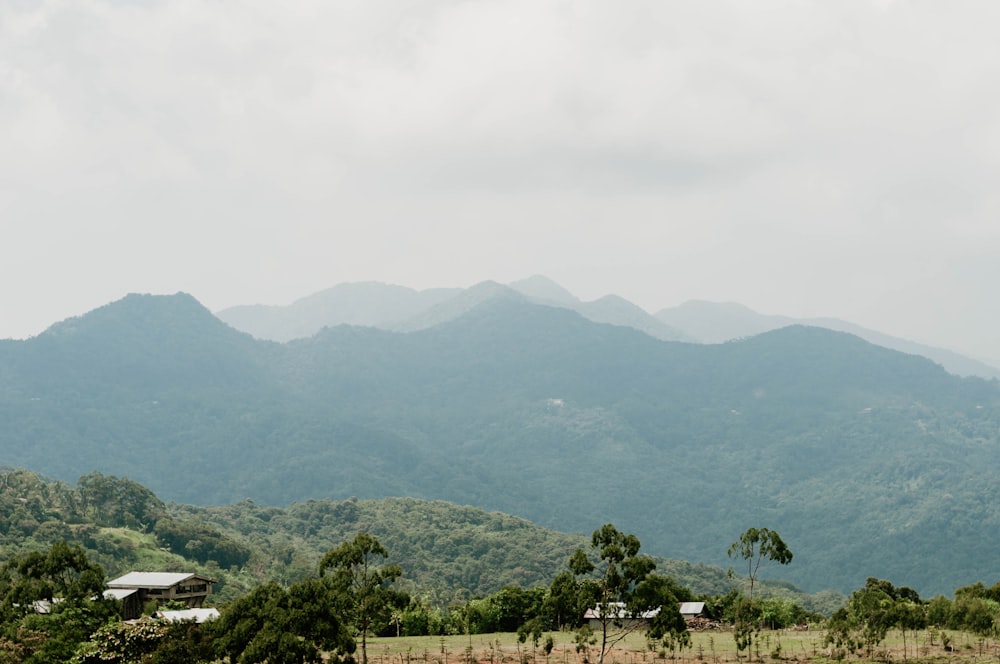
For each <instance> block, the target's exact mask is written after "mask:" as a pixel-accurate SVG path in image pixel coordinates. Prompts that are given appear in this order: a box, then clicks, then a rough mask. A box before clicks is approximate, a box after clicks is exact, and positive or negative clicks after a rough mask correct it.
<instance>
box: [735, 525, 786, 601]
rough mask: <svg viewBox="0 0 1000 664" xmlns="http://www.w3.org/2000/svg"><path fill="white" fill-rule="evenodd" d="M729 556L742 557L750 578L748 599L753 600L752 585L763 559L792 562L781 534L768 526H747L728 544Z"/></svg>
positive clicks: (782, 562)
mask: <svg viewBox="0 0 1000 664" xmlns="http://www.w3.org/2000/svg"><path fill="white" fill-rule="evenodd" d="M727 553H728V554H729V557H730V558H742V559H743V560H745V561H746V564H747V578H748V579H749V580H750V593H749V599H750V601H751V602H752V601H753V587H754V583H755V582H756V581H757V573H758V572H759V571H760V568H761V565H762V564H763V562H764V561H765V560H767V561H770V562H776V563H779V564H781V565H787V564H788V563H790V562H792V551H791V549H789V548H788V545H787V544H785V542H784V540H782V539H781V535H779V534H778V533H777V532H775V531H773V530H770V529H768V528H748V529H747V530H746V532H744V533H743V534H742V535H740V538H739V539H738V540H736V541H735V542H733V543H732V544H730V545H729V551H727Z"/></svg>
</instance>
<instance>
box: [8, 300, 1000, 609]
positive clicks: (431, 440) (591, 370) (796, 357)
mask: <svg viewBox="0 0 1000 664" xmlns="http://www.w3.org/2000/svg"><path fill="white" fill-rule="evenodd" d="M998 403H1000V388H998V385H997V383H996V381H992V382H987V381H984V380H979V379H962V378H958V377H955V376H952V375H950V374H948V373H946V372H945V371H944V370H942V369H941V368H940V367H938V366H937V365H935V364H933V363H932V362H930V361H928V360H926V359H923V358H920V357H916V356H911V355H904V354H901V353H897V352H894V351H889V350H887V349H884V348H881V347H878V346H874V345H871V344H868V343H866V342H864V341H861V340H860V339H858V338H856V337H853V336H851V335H848V334H844V333H837V332H831V331H829V330H822V329H817V328H806V327H791V328H785V329H781V330H776V331H773V332H769V333H767V334H763V335H760V336H757V337H753V338H751V339H747V340H743V341H739V342H732V343H727V344H723V345H719V346H701V345H695V344H683V343H676V342H664V341H659V340H656V339H653V338H651V337H649V336H646V335H644V334H642V333H639V332H637V331H635V330H632V329H628V328H623V327H615V326H611V325H601V324H596V323H593V322H591V321H588V320H585V319H584V318H582V317H580V316H579V315H577V314H576V313H574V312H571V311H568V310H565V309H557V308H550V307H545V306H539V305H535V304H530V303H528V302H525V301H522V300H518V299H517V298H499V299H494V300H487V301H485V302H482V303H481V304H479V305H478V306H476V307H474V308H472V309H471V310H469V311H468V312H466V313H465V314H464V315H462V316H460V317H458V318H455V319H453V320H450V321H449V322H447V323H443V324H440V325H436V326H434V327H430V328H427V329H422V330H420V331H415V332H411V333H408V334H402V333H392V332H386V331H381V330H376V329H372V328H356V327H337V328H332V329H326V330H324V331H322V332H321V333H319V334H318V335H316V336H315V337H312V338H309V339H301V340H297V341H293V342H289V343H287V344H276V343H271V342H261V341H256V340H254V339H253V338H251V337H249V336H248V335H245V334H242V333H240V332H237V331H235V330H233V329H231V328H229V327H227V326H226V325H224V324H223V323H222V322H221V321H219V320H217V319H216V318H214V317H213V316H212V315H211V314H210V313H209V312H208V311H207V310H205V309H204V308H203V307H201V305H199V304H198V303H197V302H196V301H195V300H194V299H193V298H191V297H190V296H187V295H182V294H179V295H176V296H170V297H150V296H130V297H128V298H126V299H124V300H122V301H120V302H116V303H113V304H111V305H108V306H106V307H103V308H102V309H99V310H97V311H94V312H92V313H90V314H88V315H86V316H83V317H80V318H78V319H71V320H69V321H66V322H64V323H61V324H59V325H57V326H54V327H53V328H52V329H50V330H49V331H47V332H45V333H43V334H42V335H39V336H38V337H36V338H33V339H29V340H26V341H7V342H0V421H2V422H4V427H3V428H2V429H0V462H3V463H8V464H11V465H17V466H22V467H29V468H32V469H35V470H38V471H39V472H42V473H44V474H46V475H50V476H53V477H57V478H59V479H63V480H67V481H73V480H75V478H77V477H79V476H80V475H82V474H84V473H87V472H89V471H91V470H93V469H100V470H101V471H102V472H106V473H114V474H117V475H127V476H128V477H130V478H133V479H135V480H137V481H139V482H141V483H142V484H144V485H146V486H149V487H150V488H152V489H153V490H154V491H156V493H157V494H158V495H160V496H162V497H164V498H165V499H167V500H172V501H178V502H185V503H192V504H200V505H211V504H216V505H219V504H228V503H240V501H243V500H244V499H247V498H249V499H251V500H252V501H254V503H255V504H256V505H261V506H285V505H289V504H290V503H292V502H294V501H307V500H310V499H330V500H334V501H343V500H345V499H347V498H349V497H352V496H353V497H357V498H358V499H360V501H359V502H363V501H364V500H365V499H378V498H384V497H388V496H397V497H410V498H420V499H427V500H446V501H450V502H453V503H458V504H466V505H474V506H476V507H479V508H483V509H486V510H495V511H502V512H505V513H509V514H516V515H517V516H519V517H523V518H526V519H530V520H531V521H533V522H535V523H537V524H539V525H541V526H544V527H548V528H553V529H558V530H561V531H569V532H589V531H590V530H591V529H593V527H594V526H595V524H600V523H605V522H613V523H615V524H616V525H618V526H619V527H621V528H623V529H625V530H628V531H631V532H635V533H636V534H637V535H638V536H639V537H640V539H641V540H642V542H643V545H644V549H646V550H648V551H649V552H650V553H652V554H655V555H659V556H663V557H669V558H676V559H686V560H691V561H695V562H707V563H710V564H716V565H723V566H725V565H728V560H727V559H726V557H725V549H726V546H727V545H728V542H730V541H731V540H732V539H733V537H734V536H735V535H736V534H737V533H739V532H742V531H743V530H744V529H745V528H746V527H748V526H750V525H767V526H769V527H772V528H775V529H777V530H779V531H780V532H781V533H782V534H783V536H784V537H785V538H786V539H787V540H788V541H789V543H790V545H791V546H792V547H793V549H794V550H795V551H796V557H795V562H794V564H793V565H791V566H790V567H788V568H787V569H782V570H781V573H782V575H783V576H786V577H788V578H790V579H791V580H792V581H794V582H795V583H797V584H798V585H800V586H802V587H804V588H806V589H808V590H813V591H815V590H821V589H823V588H828V587H829V588H835V589H838V590H841V591H846V590H849V589H851V588H855V587H858V586H860V585H863V583H864V579H865V577H866V576H879V577H881V578H887V579H891V580H892V581H893V582H894V583H897V584H902V585H908V586H911V587H914V588H917V589H918V590H919V591H920V592H921V594H924V595H928V594H934V593H939V592H950V591H951V590H952V589H954V588H955V587H957V586H959V585H962V584H965V583H969V582H971V581H973V580H979V579H982V580H984V581H990V580H991V579H990V578H989V576H990V575H991V574H993V573H994V570H995V569H996V568H997V567H998V564H1000V553H995V552H993V551H991V546H990V544H991V542H990V539H989V533H990V532H992V531H993V530H994V529H995V528H996V527H997V526H1000V523H998V515H997V513H996V510H995V509H994V507H993V506H994V505H995V504H997V502H996V500H995V493H996V489H995V488H993V487H991V486H990V477H991V476H992V475H993V473H995V472H996V471H997V470H998V467H1000V463H998V462H1000V459H998V449H1000V446H998V444H997V443H998V441H997V437H998V432H1000V411H998ZM260 509H266V508H264V507H261V508H260ZM862 563H864V564H862Z"/></svg>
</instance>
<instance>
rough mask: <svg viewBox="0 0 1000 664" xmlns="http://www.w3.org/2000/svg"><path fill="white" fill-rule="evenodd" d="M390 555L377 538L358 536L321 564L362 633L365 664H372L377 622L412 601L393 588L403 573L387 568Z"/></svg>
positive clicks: (362, 660) (329, 553)
mask: <svg viewBox="0 0 1000 664" xmlns="http://www.w3.org/2000/svg"><path fill="white" fill-rule="evenodd" d="M388 556H389V552H388V551H387V550H386V549H385V547H384V546H382V544H381V543H380V542H379V541H378V539H376V538H375V537H374V536H372V535H370V534H368V533H358V534H357V535H355V537H354V539H353V540H351V541H350V542H344V543H343V544H341V545H340V546H338V547H336V548H334V549H330V550H329V551H327V552H326V554H325V555H324V556H323V559H322V560H321V561H320V564H319V574H320V576H323V575H324V574H325V573H326V572H327V571H328V570H329V571H330V572H331V577H332V582H333V586H334V588H335V590H336V592H338V593H339V594H340V597H341V599H342V607H343V608H344V609H345V611H346V615H347V616H348V617H349V619H350V621H351V624H352V625H353V626H354V628H355V629H356V630H357V631H358V633H360V634H361V663H362V664H368V634H369V633H370V632H371V631H372V627H373V625H375V624H376V622H377V621H379V620H382V621H383V622H384V621H387V620H388V616H389V615H390V614H391V609H392V608H393V607H394V606H396V605H399V604H402V606H398V607H397V608H405V606H406V603H407V601H408V598H404V596H403V595H401V594H400V593H395V592H393V591H392V589H391V588H390V586H391V584H392V583H393V582H394V581H395V580H396V579H398V578H399V577H400V576H401V575H402V574H403V570H402V569H401V568H400V567H399V566H398V565H385V564H383V563H384V560H385V559H386V558H388Z"/></svg>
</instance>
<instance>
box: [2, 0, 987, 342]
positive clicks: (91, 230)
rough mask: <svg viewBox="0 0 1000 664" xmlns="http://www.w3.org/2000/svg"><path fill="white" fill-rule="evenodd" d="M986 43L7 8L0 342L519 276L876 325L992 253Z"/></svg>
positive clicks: (779, 8)
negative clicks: (885, 302)
mask: <svg viewBox="0 0 1000 664" xmlns="http://www.w3.org/2000/svg"><path fill="white" fill-rule="evenodd" d="M998 18H1000V6H997V5H995V4H994V3H987V2H969V3H961V4H954V3H952V4H949V5H947V6H945V5H943V4H939V3H926V2H919V1H917V0H913V1H906V0H899V1H895V2H884V1H882V2H877V1H875V0H849V1H846V2H838V3H829V2H820V1H819V0H799V1H793V0H788V1H779V0H764V1H761V2H754V3H746V2H742V1H737V0H729V1H722V0H720V1H719V2H712V3H702V2H662V1H659V0H657V1H647V2H632V3H628V4H627V5H621V4H611V3H604V2H590V1H586V0H585V1H577V2H568V1H562V0H551V1H547V2H538V1H537V0H512V1H511V2H504V3H496V2H485V1H481V0H426V1H424V2H399V1H386V2H360V1H355V2H338V3H328V2H319V1H308V0H295V1H293V2H288V3H273V2H264V1H262V0H255V1H241V2H236V1H235V0H219V1H217V2H212V3H205V2H195V1H193V0H150V1H148V2H141V3H121V2H114V1H112V0H84V1H72V2H71V1H69V0H48V1H46V2H40V3H5V4H3V5H0V224H2V230H3V234H4V236H5V238H6V241H5V242H4V243H3V246H2V247H0V283H2V285H0V306H2V308H3V309H4V311H5V312H9V313H5V316H4V320H3V321H2V322H3V328H2V329H0V336H3V335H22V334H27V333H32V332H37V331H38V330H40V329H41V328H42V327H44V326H45V325H47V324H48V323H51V322H53V321H54V320H56V319H59V318H62V317H64V316H66V315H69V314H72V313H80V312H81V311H82V310H84V309H85V308H87V307H89V306H93V305H96V304H101V303H103V302H104V301H107V299H110V298H112V297H117V296H119V295H120V294H121V293H123V292H125V291H128V290H154V291H167V292H172V291H174V290H178V289H184V290H189V291H191V292H193V293H194V294H195V295H196V296H198V297H200V298H201V299H203V300H204V301H205V302H206V304H208V305H209V306H213V307H221V306H225V305H230V304H236V303H239V302H248V301H258V300H264V301H287V300H291V299H293V298H295V297H297V296H300V295H303V294H306V293H308V292H311V291H314V290H318V289H320V288H323V287H326V286H329V285H332V284H333V283H336V282H338V281H343V280H353V279H383V280H387V281H397V282H402V283H406V284H408V285H413V286H418V287H426V286H434V285H451V284H460V285H467V284H470V283H473V282H475V281H478V280H480V279H486V278H494V279H500V280H505V279H516V278H519V277H522V276H525V275H527V274H530V273H533V272H542V273H547V274H550V275H551V276H553V277H554V278H556V279H557V280H562V281H564V282H565V285H566V286H568V287H569V288H570V289H572V290H576V291H578V292H579V294H580V295H583V296H593V297H596V296H598V295H601V294H603V293H604V292H607V291H616V292H619V293H621V294H622V295H624V296H626V297H630V298H633V299H635V300H636V301H637V302H638V303H639V304H642V305H644V306H646V307H647V308H650V309H656V308H659V307H661V306H667V305H670V304H675V303H677V302H679V301H681V300H683V299H687V298H689V297H711V298H714V299H730V300H741V301H743V302H745V303H746V304H748V305H750V306H756V307H758V308H761V309H764V310H767V311H771V312H776V313H788V314H805V313H809V314H830V315H843V316H851V315H853V314H858V315H864V316H868V318H867V319H866V320H861V321H859V322H863V323H864V322H868V321H871V322H877V323H879V324H880V325H890V324H892V323H893V322H894V321H902V320H904V319H905V316H904V315H903V313H898V314H896V315H895V316H894V318H893V319H892V320H887V319H885V317H879V316H878V315H876V314H873V313H872V311H873V306H874V303H876V302H879V301H881V299H882V298H884V297H887V296H888V294H889V293H892V292H897V291H898V289H905V288H906V287H907V286H908V285H909V284H913V283H915V282H918V281H919V280H920V279H922V278H924V277H925V276H926V274H927V267H928V265H931V266H934V268H935V269H942V270H945V269H947V268H948V266H949V264H951V263H954V262H955V261H960V260H962V259H963V257H965V256H968V255H971V254H973V253H975V254H976V255H982V254H986V255H994V256H996V255H998V254H1000V226H997V224H996V223H995V219H996V218H997V213H998V211H1000V205H998V195H997V194H996V193H995V189H996V187H995V181H996V173H997V168H998V166H1000V120H998V119H997V118H1000V112H998V111H1000V109H998V104H1000V95H998V93H997V90H996V86H995V85H994V82H995V81H996V80H997V76H998V73H1000V46H998V45H997V40H996V39H995V37H994V34H993V33H994V30H993V28H994V26H995V25H996V24H997V19H998ZM942 306H944V305H943V304H942ZM970 306H971V305H970ZM984 306H985V305H984ZM880 310H883V311H884V310H885V308H884V307H883V308H880ZM894 331H896V332H897V333H898V332H900V331H901V330H894ZM902 331H906V330H902ZM920 332H921V331H920V330H913V331H911V332H910V335H911V336H915V337H918V336H919V333H920ZM948 338H949V339H950V340H953V343H952V345H956V346H960V345H961V344H962V343H963V342H962V338H961V334H960V331H954V330H952V331H950V332H949V336H948ZM970 339H971V337H970ZM970 343H972V342H971V341H970ZM975 343H976V350H977V352H980V353H981V354H982V353H983V352H985V350H986V349H984V344H982V343H981V342H979V341H977V342H975ZM995 354H996V355H1000V353H995Z"/></svg>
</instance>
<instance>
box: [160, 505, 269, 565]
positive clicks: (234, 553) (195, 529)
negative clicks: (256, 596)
mask: <svg viewBox="0 0 1000 664" xmlns="http://www.w3.org/2000/svg"><path fill="white" fill-rule="evenodd" d="M154 532H155V533H156V539H157V541H158V542H159V543H160V544H161V545H163V546H166V547H170V548H171V549H172V550H175V551H177V552H179V553H181V555H183V556H184V557H185V558H190V559H192V560H197V561H198V562H200V563H203V564H204V563H207V562H208V561H209V560H213V561H215V562H216V563H217V564H218V565H220V566H222V567H241V566H242V565H244V564H246V562H247V560H249V559H250V553H251V552H250V547H248V546H246V545H245V544H241V543H239V542H237V541H235V540H234V539H233V538H230V537H226V536H225V535H223V534H222V533H220V532H219V531H218V530H217V529H215V528H212V527H211V526H209V525H208V524H206V523H204V522H198V521H194V520H186V521H178V520H176V519H172V518H169V517H164V518H162V519H160V520H158V521H157V522H156V526H155V528H154Z"/></svg>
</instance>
